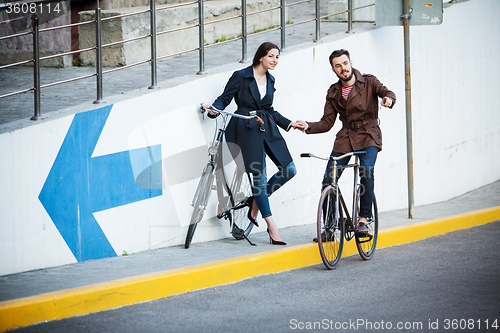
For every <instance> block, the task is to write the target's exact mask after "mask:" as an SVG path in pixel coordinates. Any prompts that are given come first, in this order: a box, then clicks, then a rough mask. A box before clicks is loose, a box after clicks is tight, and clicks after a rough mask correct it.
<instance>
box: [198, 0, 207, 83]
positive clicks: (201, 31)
mask: <svg viewBox="0 0 500 333" xmlns="http://www.w3.org/2000/svg"><path fill="white" fill-rule="evenodd" d="M198 23H199V25H200V26H199V33H198V36H199V43H200V71H199V72H198V73H196V74H198V75H205V74H207V73H206V72H205V11H204V9H203V0H198Z"/></svg>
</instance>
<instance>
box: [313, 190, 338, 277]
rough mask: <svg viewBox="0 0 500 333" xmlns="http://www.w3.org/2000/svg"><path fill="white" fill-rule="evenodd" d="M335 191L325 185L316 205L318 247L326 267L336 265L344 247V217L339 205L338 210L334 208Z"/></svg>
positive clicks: (333, 267)
mask: <svg viewBox="0 0 500 333" xmlns="http://www.w3.org/2000/svg"><path fill="white" fill-rule="evenodd" d="M335 192H336V191H335V188H334V187H333V186H328V187H326V188H325V189H324V190H323V192H322V193H321V197H320V200H319V205H318V216H317V234H318V247H319V253H320V255H321V259H322V260H323V263H324V264H325V266H326V268H328V269H335V268H336V267H337V265H338V264H339V261H340V257H341V256H342V249H343V247H344V218H343V214H342V207H341V205H339V209H338V210H336V209H335V205H336V195H335V194H336V193H335Z"/></svg>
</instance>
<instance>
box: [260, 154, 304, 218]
mask: <svg viewBox="0 0 500 333" xmlns="http://www.w3.org/2000/svg"><path fill="white" fill-rule="evenodd" d="M262 167H263V170H262V171H261V172H260V173H257V174H256V173H254V174H253V188H252V192H253V195H254V199H255V201H256V202H257V206H258V207H259V210H260V213H261V215H262V218H266V217H269V216H271V215H273V214H272V213H271V207H270V206H269V198H268V197H269V196H271V194H273V193H274V192H276V191H277V190H278V189H279V188H280V187H281V186H283V185H284V184H285V183H286V182H287V181H289V180H290V179H292V178H293V176H295V175H296V174H297V169H296V168H295V164H294V163H293V161H292V162H290V163H289V164H288V165H287V166H286V167H284V168H283V167H278V169H279V170H278V172H276V173H275V174H274V175H273V176H272V177H271V179H269V181H267V175H266V159H265V157H264V163H262Z"/></svg>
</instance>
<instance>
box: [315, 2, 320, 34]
mask: <svg viewBox="0 0 500 333" xmlns="http://www.w3.org/2000/svg"><path fill="white" fill-rule="evenodd" d="M315 2H316V39H314V42H315V43H321V40H320V38H321V33H320V26H319V17H320V13H319V0H316V1H315Z"/></svg>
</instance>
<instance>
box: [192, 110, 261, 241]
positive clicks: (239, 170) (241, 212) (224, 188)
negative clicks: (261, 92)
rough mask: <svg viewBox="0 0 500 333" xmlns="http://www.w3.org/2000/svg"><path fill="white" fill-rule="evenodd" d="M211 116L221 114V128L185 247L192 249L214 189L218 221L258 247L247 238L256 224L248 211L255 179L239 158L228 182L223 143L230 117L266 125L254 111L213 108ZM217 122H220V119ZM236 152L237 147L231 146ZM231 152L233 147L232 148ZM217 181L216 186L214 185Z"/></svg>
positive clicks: (196, 198)
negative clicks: (196, 232) (241, 112)
mask: <svg viewBox="0 0 500 333" xmlns="http://www.w3.org/2000/svg"><path fill="white" fill-rule="evenodd" d="M200 110H201V111H200V112H202V113H204V112H205V109H203V104H201V107H200ZM211 112H212V113H215V114H216V115H220V116H221V118H222V126H221V127H220V128H219V126H218V124H217V123H216V126H215V134H214V140H213V142H212V144H211V145H210V147H209V148H208V154H209V160H208V163H207V165H206V166H205V169H203V173H202V174H201V178H200V182H199V183H198V188H197V189H196V193H195V195H194V198H193V202H192V203H191V205H192V206H193V214H192V215H191V221H190V223H189V228H188V232H187V235H186V241H185V243H184V247H185V248H186V249H187V248H189V246H190V244H191V241H192V239H193V235H194V232H195V230H196V226H197V225H198V223H199V222H200V221H201V219H202V218H203V214H204V211H205V209H206V208H207V204H208V200H209V199H210V193H211V191H212V190H217V198H218V201H219V203H218V208H217V212H218V213H217V218H218V219H222V218H224V219H225V220H229V227H230V229H231V231H230V232H231V235H232V236H233V237H234V238H236V239H238V240H241V239H246V240H247V241H248V242H249V243H250V244H251V245H255V244H254V243H252V242H251V241H250V240H249V239H248V237H247V236H248V235H249V234H250V232H251V231H252V228H253V223H251V222H250V220H249V219H248V210H249V209H251V204H252V199H253V197H252V179H251V176H250V174H249V173H247V172H245V170H244V167H243V164H242V161H241V160H240V161H239V162H238V160H237V159H236V163H235V164H236V166H235V168H234V172H232V177H231V181H230V182H228V181H227V179H228V178H227V176H228V175H227V173H228V172H229V171H228V170H226V168H225V165H224V162H225V161H224V160H223V159H224V156H227V155H228V153H227V152H226V150H227V149H224V147H227V145H224V144H222V143H223V138H224V131H225V129H226V126H227V124H228V118H229V117H238V118H242V119H255V120H256V121H257V122H258V123H259V124H260V125H262V124H263V123H264V122H263V121H262V119H260V117H259V116H257V113H256V112H255V111H253V112H250V113H249V114H250V115H249V116H245V115H240V114H236V113H230V112H226V111H221V110H217V109H211ZM216 119H219V118H218V117H217V118H216ZM232 148H233V149H237V147H232ZM229 150H231V148H229ZM229 154H230V155H231V156H235V155H237V153H235V152H234V151H232V152H229ZM214 178H215V180H216V185H215V186H214V184H213V182H214Z"/></svg>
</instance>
